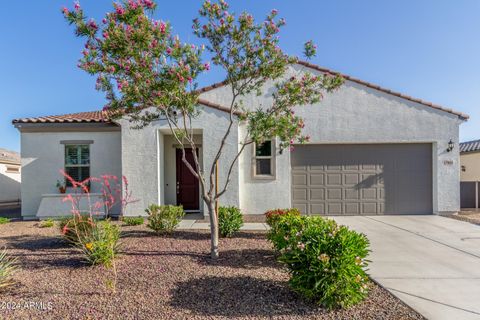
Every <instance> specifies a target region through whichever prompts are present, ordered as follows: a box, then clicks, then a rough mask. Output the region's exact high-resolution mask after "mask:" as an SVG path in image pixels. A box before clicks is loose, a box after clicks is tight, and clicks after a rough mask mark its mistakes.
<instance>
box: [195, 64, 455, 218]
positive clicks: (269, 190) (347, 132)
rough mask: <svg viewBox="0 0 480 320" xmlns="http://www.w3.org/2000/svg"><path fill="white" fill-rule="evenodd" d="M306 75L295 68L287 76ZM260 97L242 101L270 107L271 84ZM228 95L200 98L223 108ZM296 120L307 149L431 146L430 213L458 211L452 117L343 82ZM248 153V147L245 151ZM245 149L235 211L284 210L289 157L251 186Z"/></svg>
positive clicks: (301, 110)
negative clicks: (323, 146)
mask: <svg viewBox="0 0 480 320" xmlns="http://www.w3.org/2000/svg"><path fill="white" fill-rule="evenodd" d="M304 70H308V71H310V72H312V73H314V74H319V72H317V71H314V70H311V69H308V68H305V67H303V66H299V65H295V66H292V67H290V70H289V74H288V77H290V75H291V74H293V73H301V72H303V71H304ZM264 92H266V94H265V95H263V96H258V97H257V96H256V95H254V94H252V95H250V96H247V97H244V105H245V106H247V107H248V106H250V107H252V108H256V107H258V106H259V105H264V106H268V105H269V103H270V102H271V98H270V95H271V83H267V84H266V86H265V90H264ZM229 97H230V90H229V88H227V87H220V88H217V89H214V90H211V91H208V92H205V93H203V94H202V98H203V99H207V100H209V101H212V102H215V103H218V104H222V105H226V104H228V103H229ZM296 112H297V114H298V115H300V116H302V117H303V118H304V119H305V128H304V131H303V132H304V134H308V135H310V137H311V143H313V144H326V143H332V144H342V143H407V142H408V143H414V142H429V143H432V144H433V195H434V196H433V198H434V199H433V208H434V211H435V213H442V212H452V211H457V210H459V203H460V191H459V186H460V184H459V181H460V174H459V152H458V143H459V125H460V124H461V121H460V120H459V118H458V117H457V116H456V115H453V114H450V113H447V112H443V111H439V110H435V109H432V108H430V107H427V106H424V105H422V104H418V103H415V102H411V101H408V100H405V99H402V98H399V97H396V96H392V95H389V94H386V93H384V92H381V91H378V90H375V89H371V88H368V87H366V86H364V85H361V84H358V83H355V82H351V81H347V82H346V83H345V84H344V85H343V86H342V87H341V88H340V89H339V90H338V91H336V92H334V93H332V94H325V98H324V100H323V101H322V102H320V103H319V104H317V105H313V106H307V107H299V108H297V109H296ZM450 139H451V140H452V141H453V142H454V143H455V149H454V150H453V151H452V152H446V148H447V144H448V142H449V141H450ZM247 149H248V148H247ZM251 156H252V154H251V150H250V151H249V150H247V152H245V154H244V155H243V157H242V159H241V161H242V165H241V168H242V169H241V170H242V171H243V173H241V175H242V179H241V180H240V182H241V186H240V189H241V193H240V195H241V199H240V203H241V207H242V209H244V211H245V212H247V213H256V214H259V213H263V212H264V210H265V209H266V208H276V207H285V206H290V204H291V199H290V197H291V195H290V156H289V155H288V151H287V152H286V153H284V155H282V156H277V159H276V161H277V162H276V165H277V172H276V173H277V178H276V179H275V180H273V181H253V180H252V179H251V175H250V174H249V172H250V170H251V168H250V167H251V165H250V166H249V165H248V164H249V163H251ZM287 186H288V187H287Z"/></svg>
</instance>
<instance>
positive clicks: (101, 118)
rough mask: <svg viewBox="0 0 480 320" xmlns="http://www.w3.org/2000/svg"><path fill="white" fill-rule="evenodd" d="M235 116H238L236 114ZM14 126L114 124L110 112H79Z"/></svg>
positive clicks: (23, 121)
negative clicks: (35, 124) (30, 124)
mask: <svg viewBox="0 0 480 320" xmlns="http://www.w3.org/2000/svg"><path fill="white" fill-rule="evenodd" d="M198 102H199V103H200V104H202V105H205V106H207V107H211V108H214V109H217V110H220V111H224V112H230V109H229V108H227V107H223V106H221V105H219V104H216V103H213V102H210V101H207V100H204V99H198ZM235 114H238V113H237V112H235ZM12 123H13V124H18V123H112V119H111V113H110V112H108V111H102V110H98V111H88V112H77V113H70V114H63V115H57V116H45V117H37V118H20V119H14V120H13V121H12Z"/></svg>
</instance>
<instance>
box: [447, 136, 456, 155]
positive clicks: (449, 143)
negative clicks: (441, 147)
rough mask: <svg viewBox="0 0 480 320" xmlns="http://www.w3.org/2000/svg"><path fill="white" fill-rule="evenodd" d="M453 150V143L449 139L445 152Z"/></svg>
mask: <svg viewBox="0 0 480 320" xmlns="http://www.w3.org/2000/svg"><path fill="white" fill-rule="evenodd" d="M453 148H455V144H454V143H453V141H452V139H450V141H448V147H447V152H450V151H452V150H453Z"/></svg>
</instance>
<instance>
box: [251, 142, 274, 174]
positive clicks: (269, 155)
mask: <svg viewBox="0 0 480 320" xmlns="http://www.w3.org/2000/svg"><path fill="white" fill-rule="evenodd" d="M274 147H275V144H274V143H272V141H271V140H267V141H265V142H263V143H259V144H254V166H253V175H254V176H255V177H257V178H262V177H263V178H270V179H271V178H273V177H274V176H275V166H274Z"/></svg>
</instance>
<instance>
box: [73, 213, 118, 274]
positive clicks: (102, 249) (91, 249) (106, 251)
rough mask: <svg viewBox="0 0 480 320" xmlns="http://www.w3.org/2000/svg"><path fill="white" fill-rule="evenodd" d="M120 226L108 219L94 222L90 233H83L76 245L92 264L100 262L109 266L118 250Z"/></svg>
mask: <svg viewBox="0 0 480 320" xmlns="http://www.w3.org/2000/svg"><path fill="white" fill-rule="evenodd" d="M119 239H120V228H119V227H118V226H116V225H113V224H112V223H111V222H110V221H109V220H105V221H97V222H95V223H94V226H93V228H92V229H91V233H88V234H86V235H85V237H84V238H83V239H82V242H81V243H78V244H77V246H78V247H79V248H80V249H81V250H82V252H83V253H84V254H85V259H86V260H87V261H88V262H89V263H90V264H92V265H97V264H102V265H104V266H105V267H107V268H109V267H111V266H112V265H113V261H114V259H115V257H116V254H117V252H118V247H119V242H118V240H119Z"/></svg>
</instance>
